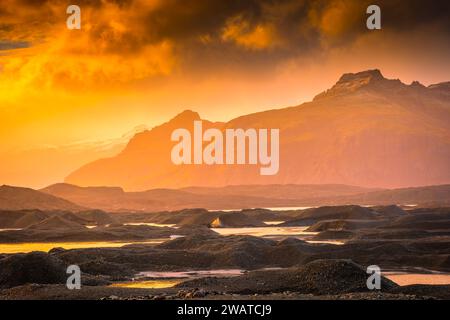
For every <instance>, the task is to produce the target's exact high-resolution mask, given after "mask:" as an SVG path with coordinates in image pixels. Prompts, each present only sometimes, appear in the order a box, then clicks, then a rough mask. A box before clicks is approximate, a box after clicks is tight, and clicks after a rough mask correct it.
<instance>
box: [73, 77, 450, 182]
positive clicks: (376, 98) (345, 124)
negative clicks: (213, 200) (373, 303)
mask: <svg viewBox="0 0 450 320" xmlns="http://www.w3.org/2000/svg"><path fill="white" fill-rule="evenodd" d="M200 119H201V118H200V116H199V115H198V114H197V113H196V112H193V111H189V110H188V111H184V112H182V113H181V114H179V115H177V116H176V117H175V118H173V119H172V120H170V121H168V122H167V123H164V124H162V125H160V126H157V127H154V128H153V129H151V130H146V131H143V132H140V133H138V134H136V135H135V136H134V137H133V138H132V139H131V140H130V141H129V143H128V144H127V146H126V147H125V148H124V149H123V150H122V151H121V152H120V153H118V154H117V155H116V156H113V157H110V158H105V159H99V160H96V161H94V162H91V163H88V164H86V165H84V166H82V167H81V168H79V169H78V170H76V171H74V172H72V173H71V174H70V175H69V176H68V177H67V178H66V179H65V182H67V183H70V184H75V185H79V186H120V187H122V188H124V189H125V190H127V191H142V190H148V189H153V188H183V187H188V186H203V187H219V186H226V185H247V184H260V185H264V184H346V185H358V186H364V187H381V188H400V187H414V186H424V185H439V184H446V183H449V182H450V170H449V165H448V164H449V163H450V129H449V126H448V124H449V121H450V83H441V84H436V85H431V86H428V87H425V86H423V85H422V84H420V83H418V82H413V83H412V84H410V85H407V84H404V83H402V82H401V81H400V80H390V79H386V78H384V77H383V75H382V74H381V72H380V71H379V70H369V71H363V72H359V73H354V74H344V75H343V76H342V77H341V78H340V79H339V81H338V82H337V83H336V84H335V85H334V86H333V87H332V88H331V89H329V90H327V91H325V92H323V93H321V94H319V95H317V96H316V97H315V98H314V100H313V101H311V102H308V103H304V104H301V105H299V106H296V107H289V108H283V109H277V110H269V111H264V112H259V113H254V114H249V115H245V116H241V117H238V118H236V119H233V120H231V121H228V122H225V123H223V122H210V121H206V120H203V127H204V129H207V128H218V129H220V130H225V129H227V128H233V129H236V128H242V129H248V128H255V129H259V128H268V129H270V128H279V129H280V171H279V173H278V174H277V175H274V176H261V175H260V174H259V166H254V165H253V166H252V165H214V166H208V165H181V166H176V165H174V164H173V163H172V162H171V158H170V156H171V149H172V147H173V146H174V144H175V143H174V142H172V141H171V139H170V138H171V133H172V132H173V130H175V129H178V128H186V129H188V130H190V131H192V126H193V122H194V121H195V120H200Z"/></svg>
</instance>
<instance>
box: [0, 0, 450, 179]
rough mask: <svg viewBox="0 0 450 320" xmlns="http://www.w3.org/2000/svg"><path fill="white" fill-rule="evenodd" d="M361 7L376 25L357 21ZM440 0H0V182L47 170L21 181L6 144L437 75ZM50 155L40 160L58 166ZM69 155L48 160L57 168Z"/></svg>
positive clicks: (62, 142) (54, 140)
mask: <svg viewBox="0 0 450 320" xmlns="http://www.w3.org/2000/svg"><path fill="white" fill-rule="evenodd" d="M373 3H376V4H378V5H379V6H380V7H381V8H382V23H383V25H382V26H383V30H381V31H369V30H367V29H366V26H365V19H366V17H367V15H366V12H365V11H366V8H367V6H368V5H369V4H373ZM448 3H449V2H448V1H425V0H421V1H419V0H412V1H400V0H384V1H365V0H363V1H360V0H331V1H328V0H318V1H306V0H285V1H282V0H280V1H274V0H249V1H241V0H179V1H175V0H93V1H88V0H74V1H71V2H70V3H69V2H68V1H63V0H46V1H45V0H43V1H33V0H2V1H1V2H0V119H1V120H0V121H1V122H0V161H5V162H4V163H7V164H8V165H7V166H8V167H9V169H8V170H6V169H5V168H3V171H2V170H1V169H0V184H2V183H9V184H19V183H20V184H26V182H25V181H27V184H28V185H30V186H43V185H45V184H46V183H48V182H50V181H51V180H52V179H54V178H55V177H53V176H52V177H48V178H47V179H44V178H36V179H30V178H29V175H28V173H27V171H26V170H25V171H24V170H22V169H23V168H22V167H20V166H19V165H16V164H15V163H16V161H15V160H14V159H15V158H14V157H13V156H12V154H13V152H14V155H17V153H16V152H18V151H17V150H25V149H26V150H29V149H39V148H43V147H48V146H52V147H54V148H56V149H58V148H64V146H67V145H71V144H74V143H79V142H80V141H96V140H107V139H113V138H118V137H120V136H121V135H122V134H124V133H126V132H128V131H130V130H131V129H132V128H133V127H135V126H136V125H140V124H145V125H147V126H150V127H151V126H153V125H157V124H160V123H161V122H164V121H167V120H168V119H169V118H171V117H173V116H174V115H176V114H177V113H179V112H181V111H182V110H184V109H193V110H195V111H197V112H199V113H200V115H201V116H202V117H203V118H206V119H210V120H215V121H221V120H229V119H232V118H234V117H236V116H239V115H242V114H246V113H251V112H257V111H261V110H265V109H269V108H275V107H285V106H290V105H298V104H300V103H302V102H304V101H308V100H310V99H311V98H313V97H314V96H315V95H316V94H318V93H319V92H321V91H323V90H325V89H327V88H329V87H330V86H331V85H333V84H334V83H335V82H336V80H337V79H338V78H339V76H340V75H341V74H342V73H346V72H357V71H361V70H365V69H373V68H379V69H381V70H382V71H383V74H384V75H385V76H387V77H390V78H400V79H401V80H402V81H404V82H411V81H413V80H419V81H421V82H422V83H424V84H425V85H429V84H432V83H437V82H442V81H448V80H450V79H449V78H450V72H449V71H450V59H448V57H449V56H450V42H449V35H450V22H449V21H450V19H449V11H450V9H449V7H450V5H449V4H448ZM69 4H77V5H79V6H80V7H81V15H82V29H81V30H68V29H67V28H66V19H67V14H66V8H67V6H68V5H69ZM10 155H11V156H10ZM69 156H70V157H74V156H73V155H68V156H67V157H69ZM52 159H53V160H52ZM52 159H50V158H49V159H46V160H43V159H40V161H41V164H42V165H51V164H52V161H54V162H56V161H58V162H64V160H61V159H64V157H63V158H58V160H55V158H52ZM77 159H78V158H77ZM86 160H91V159H89V156H86V155H84V156H83V157H82V158H79V159H78V160H77V161H79V162H81V161H86ZM47 161H49V162H47ZM74 161H75V160H74ZM77 161H75V162H74V163H71V164H70V165H69V164H68V165H67V166H68V167H58V166H56V169H55V170H56V171H58V170H60V171H58V172H59V173H58V174H57V176H58V177H59V175H62V174H63V172H66V171H67V170H68V169H69V168H71V166H74V167H75V166H77V165H79V163H78V162H77ZM3 167H6V165H4V166H3ZM29 168H31V167H29ZM57 168H59V169H57ZM30 170H31V169H30ZM66 173H67V172H66ZM43 174H44V173H43ZM25 177H26V178H27V179H28V180H25Z"/></svg>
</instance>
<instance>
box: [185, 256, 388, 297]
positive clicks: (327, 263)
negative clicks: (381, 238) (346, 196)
mask: <svg viewBox="0 0 450 320" xmlns="http://www.w3.org/2000/svg"><path fill="white" fill-rule="evenodd" d="M367 278H368V275H367V273H366V270H364V268H363V267H361V266H360V265H357V264H355V263H353V262H352V261H350V260H316V261H313V262H310V263H308V264H306V265H304V266H301V267H298V268H290V269H283V270H271V271H254V272H249V273H248V274H245V275H242V276H239V277H234V278H205V279H198V280H192V281H188V282H184V283H182V284H180V285H178V287H184V288H192V287H196V288H206V289H207V290H211V289H212V290H219V291H224V290H225V291H226V292H229V293H240V294H253V293H269V292H270V293H274V292H284V291H292V292H299V293H305V294H316V295H325V294H341V293H349V292H364V291H369V290H368V288H367V284H366V281H367ZM395 287H397V285H396V284H395V283H393V282H392V281H390V280H388V279H386V278H384V277H382V282H381V288H382V289H384V290H392V289H393V288H395Z"/></svg>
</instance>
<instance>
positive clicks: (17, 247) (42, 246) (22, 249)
mask: <svg viewBox="0 0 450 320" xmlns="http://www.w3.org/2000/svg"><path fill="white" fill-rule="evenodd" d="M167 240H168V239H153V240H149V241H144V242H120V241H117V242H115V241H96V242H48V243H47V242H34V243H6V244H0V253H28V252H32V251H45V252H48V251H50V250H51V249H53V248H64V249H85V248H119V247H123V246H126V245H131V244H159V243H162V242H164V241H167Z"/></svg>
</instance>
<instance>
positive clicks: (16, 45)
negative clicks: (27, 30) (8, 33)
mask: <svg viewBox="0 0 450 320" xmlns="http://www.w3.org/2000/svg"><path fill="white" fill-rule="evenodd" d="M29 46H30V44H29V43H28V42H25V41H18V42H11V41H1V40H0V51H1V50H13V49H22V48H27V47H29Z"/></svg>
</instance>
